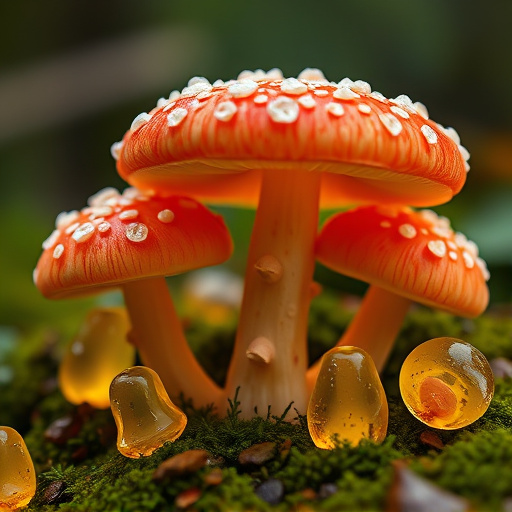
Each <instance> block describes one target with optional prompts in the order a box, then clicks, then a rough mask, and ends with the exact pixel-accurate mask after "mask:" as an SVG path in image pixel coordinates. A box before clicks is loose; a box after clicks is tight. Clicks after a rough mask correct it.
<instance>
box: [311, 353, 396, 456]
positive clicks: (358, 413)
mask: <svg viewBox="0 0 512 512" xmlns="http://www.w3.org/2000/svg"><path fill="white" fill-rule="evenodd" d="M307 419H308V427H309V432H310V434H311V437H312V439H313V442H314V443H315V445H316V446H318V447H319V448H327V449H332V448H334V447H335V445H336V443H335V438H337V439H338V440H339V441H342V440H348V441H350V442H351V443H352V444H354V445H356V444H358V443H359V442H360V441H361V440H362V439H370V440H373V441H375V442H381V441H383V440H384V438H385V437H386V432H387V427H388V403H387V400H386V395H385V393H384V388H383V387H382V383H381V381H380V378H379V374H378V372H377V369H376V368H375V364H374V363H373V360H372V359H371V357H370V356H369V355H368V354H367V353H366V352H365V351H364V350H362V349H359V348H357V347H335V348H333V349H332V350H330V351H329V352H327V353H326V354H325V355H324V356H323V358H322V364H321V367H320V371H319V373H318V378H317V381H316V384H315V387H314V389H313V393H312V394H311V399H310V401H309V406H308V411H307Z"/></svg>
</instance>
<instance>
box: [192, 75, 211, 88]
mask: <svg viewBox="0 0 512 512" xmlns="http://www.w3.org/2000/svg"><path fill="white" fill-rule="evenodd" d="M196 84H204V85H210V81H209V80H208V79H207V78H205V77H204V76H193V77H192V78H191V79H190V80H189V81H188V84H187V85H188V87H192V86H193V85H196Z"/></svg>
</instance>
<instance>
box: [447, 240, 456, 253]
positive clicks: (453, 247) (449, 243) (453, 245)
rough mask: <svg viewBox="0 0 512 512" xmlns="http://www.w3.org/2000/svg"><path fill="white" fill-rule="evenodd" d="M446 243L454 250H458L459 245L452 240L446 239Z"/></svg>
mask: <svg viewBox="0 0 512 512" xmlns="http://www.w3.org/2000/svg"><path fill="white" fill-rule="evenodd" d="M446 245H447V246H448V247H449V248H450V249H452V251H456V250H457V246H456V245H455V244H454V243H453V242H452V240H447V241H446Z"/></svg>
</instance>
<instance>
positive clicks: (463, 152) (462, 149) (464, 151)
mask: <svg viewBox="0 0 512 512" xmlns="http://www.w3.org/2000/svg"><path fill="white" fill-rule="evenodd" d="M457 148H458V149H459V151H460V154H461V155H462V158H464V160H466V162H467V161H468V160H469V158H470V156H471V155H470V154H469V151H468V150H467V149H466V148H465V147H464V146H461V145H460V144H459V145H458V146H457Z"/></svg>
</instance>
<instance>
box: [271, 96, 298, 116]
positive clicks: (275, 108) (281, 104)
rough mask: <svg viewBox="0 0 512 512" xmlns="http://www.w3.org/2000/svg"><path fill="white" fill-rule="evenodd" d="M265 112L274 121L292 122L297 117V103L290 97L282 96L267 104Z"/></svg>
mask: <svg viewBox="0 0 512 512" xmlns="http://www.w3.org/2000/svg"><path fill="white" fill-rule="evenodd" d="M267 112H268V115H269V116H270V118H271V119H272V121H274V122H276V123H293V122H295V121H296V120H297V118H298V117H299V104H298V103H297V102H296V101H294V100H293V99H292V98H288V97H286V96H282V97H280V98H277V99H275V100H273V101H271V102H270V103H269V104H268V105H267Z"/></svg>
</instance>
